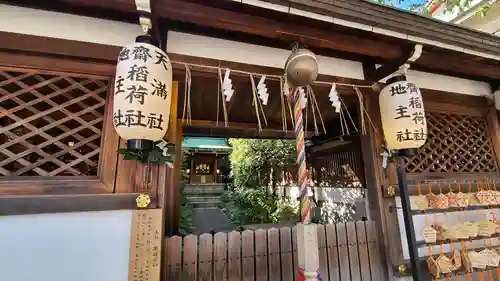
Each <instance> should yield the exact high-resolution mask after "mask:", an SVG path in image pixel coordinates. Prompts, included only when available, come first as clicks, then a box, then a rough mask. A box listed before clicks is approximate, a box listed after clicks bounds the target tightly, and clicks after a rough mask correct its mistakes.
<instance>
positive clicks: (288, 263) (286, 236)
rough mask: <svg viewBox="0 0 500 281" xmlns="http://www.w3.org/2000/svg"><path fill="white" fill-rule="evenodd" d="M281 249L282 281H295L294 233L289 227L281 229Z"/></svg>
mask: <svg viewBox="0 0 500 281" xmlns="http://www.w3.org/2000/svg"><path fill="white" fill-rule="evenodd" d="M280 248H281V276H282V277H283V279H282V280H283V281H286V280H295V279H294V278H293V270H294V267H293V253H292V231H291V229H290V228H288V227H283V228H281V229H280ZM271 281H272V280H271Z"/></svg>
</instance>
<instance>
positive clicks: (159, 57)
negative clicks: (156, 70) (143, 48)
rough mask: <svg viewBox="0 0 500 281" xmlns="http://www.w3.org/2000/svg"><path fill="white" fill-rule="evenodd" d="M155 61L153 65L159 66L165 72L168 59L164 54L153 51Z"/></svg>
mask: <svg viewBox="0 0 500 281" xmlns="http://www.w3.org/2000/svg"><path fill="white" fill-rule="evenodd" d="M155 53H156V59H157V61H156V62H155V64H161V65H162V66H163V68H165V70H168V65H167V64H168V58H167V56H166V55H165V54H163V53H160V52H158V51H155Z"/></svg>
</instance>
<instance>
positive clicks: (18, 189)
mask: <svg viewBox="0 0 500 281" xmlns="http://www.w3.org/2000/svg"><path fill="white" fill-rule="evenodd" d="M0 179H1V181H0V195H1V196H3V195H47V194H57V195H67V194H96V193H106V192H109V190H108V189H107V187H106V186H105V185H104V184H103V183H102V182H101V181H100V180H99V178H98V177H71V179H68V177H52V178H50V179H48V178H47V177H24V176H17V177H3V179H2V178H0Z"/></svg>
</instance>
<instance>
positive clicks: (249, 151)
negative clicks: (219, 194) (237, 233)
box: [221, 139, 298, 226]
mask: <svg viewBox="0 0 500 281" xmlns="http://www.w3.org/2000/svg"><path fill="white" fill-rule="evenodd" d="M229 143H230V144H231V146H232V151H231V154H230V156H229V159H230V162H231V173H232V176H233V183H234V186H235V188H234V190H233V191H231V192H229V193H228V194H226V195H225V196H224V197H223V198H222V200H221V201H222V206H221V207H222V209H223V210H224V212H225V213H226V214H227V215H228V216H229V218H230V219H231V220H232V221H233V222H234V223H235V224H236V225H238V226H242V225H245V224H251V223H279V222H283V221H290V220H297V219H298V202H297V201H296V200H290V198H288V197H284V196H283V198H279V197H278V196H277V180H276V176H277V172H278V171H279V170H280V168H282V167H284V166H288V165H294V164H295V162H296V153H295V150H296V148H295V141H294V140H260V139H230V140H229ZM269 189H271V190H272V192H269Z"/></svg>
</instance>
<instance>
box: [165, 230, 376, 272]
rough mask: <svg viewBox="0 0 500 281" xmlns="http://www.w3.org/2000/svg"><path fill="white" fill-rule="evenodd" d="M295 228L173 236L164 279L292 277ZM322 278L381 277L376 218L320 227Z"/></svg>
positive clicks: (169, 242)
mask: <svg viewBox="0 0 500 281" xmlns="http://www.w3.org/2000/svg"><path fill="white" fill-rule="evenodd" d="M296 237H297V236H296V227H293V228H288V227H285V228H280V229H276V228H272V229H268V230H264V229H259V230H257V231H250V230H246V231H243V232H241V233H240V232H236V231H234V232H230V233H217V234H215V235H211V234H203V235H200V236H199V237H198V236H195V235H190V236H186V237H184V238H181V237H178V236H174V237H170V238H167V240H166V243H165V245H166V246H165V247H166V249H165V253H166V259H165V265H164V266H165V268H166V281H178V280H182V281H294V280H296V276H297V238H296ZM318 238H319V255H320V273H321V278H322V280H323V281H333V280H335V281H337V280H342V281H371V280H373V281H382V280H383V276H384V273H383V270H384V269H383V267H385V265H384V266H383V265H382V264H381V259H380V256H379V253H378V246H377V238H376V231H375V226H374V222H371V221H370V222H362V221H359V222H348V223H342V224H329V225H318Z"/></svg>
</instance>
